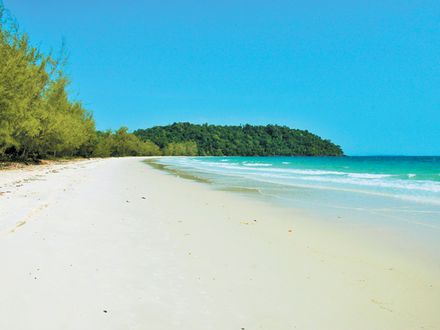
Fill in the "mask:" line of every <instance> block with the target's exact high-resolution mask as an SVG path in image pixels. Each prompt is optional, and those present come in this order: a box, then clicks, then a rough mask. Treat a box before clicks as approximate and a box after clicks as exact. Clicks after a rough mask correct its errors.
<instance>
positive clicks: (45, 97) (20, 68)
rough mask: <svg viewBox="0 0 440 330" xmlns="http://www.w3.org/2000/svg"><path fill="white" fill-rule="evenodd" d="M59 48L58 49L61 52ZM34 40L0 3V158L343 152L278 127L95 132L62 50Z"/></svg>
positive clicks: (308, 135)
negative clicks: (49, 48) (73, 87)
mask: <svg viewBox="0 0 440 330" xmlns="http://www.w3.org/2000/svg"><path fill="white" fill-rule="evenodd" d="M63 48H64V47H62V50H63ZM60 53H61V55H60V56H58V57H54V56H53V55H52V54H51V53H49V54H47V53H45V52H43V51H42V50H41V49H40V48H39V47H36V46H34V45H33V44H32V43H31V42H30V40H29V37H28V36H27V34H25V33H22V32H21V31H20V30H19V28H18V25H17V24H16V22H15V20H13V19H12V18H11V16H10V15H9V14H7V12H6V11H5V10H4V8H3V7H2V5H1V1H0V160H1V161H8V160H23V161H28V160H34V161H37V160H39V159H44V158H60V157H110V156H111V157H119V156H151V155H169V156H180V155H188V156H208V155H209V156H211V155H212V156H221V155H240V156H255V155H258V156H272V155H307V156H317V155H330V156H339V155H342V154H343V153H342V150H341V148H340V147H339V146H337V145H335V144H333V143H332V142H330V141H329V140H323V139H321V138H320V137H318V136H317V135H314V134H312V133H310V132H308V131H304V130H298V129H290V128H288V127H285V126H277V125H267V126H251V125H244V126H216V125H208V124H204V125H195V124H190V123H175V124H172V125H168V126H157V127H153V128H148V129H139V130H137V131H135V132H134V133H130V132H129V131H128V128H126V127H122V128H120V129H118V130H116V131H111V130H107V131H97V130H96V127H95V121H94V119H93V115H92V113H91V112H90V111H89V110H88V109H86V108H85V107H84V106H83V104H82V102H81V101H80V100H77V99H74V98H72V97H71V95H70V94H69V82H70V80H69V77H68V76H67V74H66V73H65V70H64V68H65V64H66V56H65V55H63V54H64V53H65V52H64V51H61V52H60Z"/></svg>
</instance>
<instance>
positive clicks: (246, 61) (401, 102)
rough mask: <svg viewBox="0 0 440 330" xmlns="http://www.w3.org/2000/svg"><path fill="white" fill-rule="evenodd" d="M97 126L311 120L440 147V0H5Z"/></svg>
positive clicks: (371, 147) (357, 147)
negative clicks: (60, 55)
mask: <svg viewBox="0 0 440 330" xmlns="http://www.w3.org/2000/svg"><path fill="white" fill-rule="evenodd" d="M4 5H5V6H6V7H7V8H8V9H9V10H10V11H11V12H12V13H13V15H14V16H15V17H16V18H17V20H18V21H19V23H20V26H21V28H22V29H23V30H25V31H26V32H28V33H29V34H30V36H31V39H32V40H33V41H34V43H36V44H40V45H41V46H42V47H44V48H45V49H54V50H57V49H59V46H60V44H61V40H62V38H65V40H66V43H67V46H68V49H69V52H70V58H69V64H68V67H67V70H68V72H69V74H70V76H71V78H72V81H73V82H72V86H71V89H72V91H73V94H74V95H75V97H77V98H78V99H81V100H82V101H83V103H84V104H85V106H86V107H87V108H88V109H90V110H92V111H93V113H94V116H95V119H96V122H97V127H98V128H99V129H106V128H117V127H119V126H121V125H125V126H128V127H129V128H130V129H136V128H144V127H150V126H154V125H158V124H168V123H172V122H175V121H190V122H196V123H204V122H208V123H213V124H244V123H251V124H267V123H276V124H282V125H288V126H291V127H296V128H302V129H308V130H310V131H312V132H314V133H317V134H319V135H321V136H323V137H326V138H330V139H332V140H333V141H334V142H336V143H338V144H340V145H342V146H343V148H344V150H345V151H346V153H348V154H352V155H371V154H404V155H411V154H414V155H420V154H422V155H423V154H425V155H433V154H436V155H440V19H439V18H440V1H438V0H437V1H423V0H421V1H415V0H414V1H404V0H400V1H387V0H382V1H374V0H371V1H338V0H335V1H313V0H311V1H293V0H291V1H278V0H272V1H260V0H253V1H242V0H235V1H229V0H221V1H220V0H219V1H209V0H205V1H202V0H199V1H194V0H187V1H177V0H176V1H169V0H157V1H147V0H144V1H141V0H131V1H122V0H121V1H114V0H107V1H103V0H94V1H90V0H87V1H86V0H76V1H70V0H69V1H67V0H66V1H63V0H38V1H37V0H28V1H23V0H4Z"/></svg>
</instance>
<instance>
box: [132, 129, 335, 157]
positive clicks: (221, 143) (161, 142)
mask: <svg viewBox="0 0 440 330" xmlns="http://www.w3.org/2000/svg"><path fill="white" fill-rule="evenodd" d="M134 134H135V135H136V136H138V137H139V138H140V139H141V140H143V141H152V142H153V143H155V144H156V145H158V146H159V147H160V148H161V149H163V150H167V148H169V146H177V147H176V148H175V149H173V150H168V153H169V154H173V153H172V152H173V151H174V152H175V153H174V154H176V155H178V154H179V152H180V151H181V150H180V149H179V148H178V146H179V145H183V146H186V153H187V154H192V155H200V156H342V155H343V152H342V149H341V147H340V146H338V145H335V144H334V143H332V142H331V141H329V140H324V139H322V138H320V137H319V136H317V135H315V134H312V133H310V132H308V131H306V130H299V129H291V128H289V127H286V126H278V125H267V126H252V125H241V126H219V125H208V124H204V125H195V124H191V123H174V124H172V125H168V126H156V127H153V128H149V129H139V130H137V131H135V132H134ZM189 142H192V144H191V145H188V143H189ZM180 154H183V153H181V152H180Z"/></svg>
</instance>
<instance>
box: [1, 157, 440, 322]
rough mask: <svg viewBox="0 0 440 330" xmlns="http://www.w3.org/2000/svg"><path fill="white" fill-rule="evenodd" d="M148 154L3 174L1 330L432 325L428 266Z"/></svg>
mask: <svg viewBox="0 0 440 330" xmlns="http://www.w3.org/2000/svg"><path fill="white" fill-rule="evenodd" d="M144 159H145V158H120V159H99V160H90V161H81V162H77V163H69V164H67V165H59V166H58V165H57V166H55V165H51V166H52V167H45V166H46V165H43V166H44V168H40V169H38V168H37V169H31V170H30V171H27V172H26V173H24V174H23V173H22V172H23V171H20V170H18V171H15V172H14V171H13V170H12V171H8V175H7V176H5V175H3V174H4V173H5V172H0V186H1V188H0V191H2V192H3V191H4V190H5V189H4V188H5V186H7V187H9V188H7V189H10V191H11V192H10V193H7V194H3V195H1V196H0V214H1V217H0V218H1V219H7V220H6V221H4V222H3V221H2V223H1V224H0V233H1V234H0V258H2V260H5V262H4V267H5V271H4V272H2V273H1V274H0V283H1V284H0V289H1V290H2V292H3V293H4V294H3V295H2V297H1V298H0V307H1V309H2V311H3V312H1V314H2V317H1V318H0V327H1V328H9V329H27V328H29V327H32V328H34V329H59V328H64V329H77V328H82V329H97V328H106V329H127V328H130V329H145V328H154V329H175V328H182V329H226V328H228V329H229V328H232V329H235V328H236V329H240V328H245V329H258V328H260V329H292V328H295V327H296V328H298V329H310V328H315V329H354V328H355V329H373V328H374V329H415V328H421V327H424V328H425V329H436V328H438V327H439V325H440V316H438V315H437V314H438V313H437V312H436V306H438V305H439V304H440V298H439V297H440V288H439V287H438V286H437V284H436V282H435V280H437V282H438V278H439V277H438V275H439V272H438V271H437V272H436V271H435V269H436V267H437V266H436V267H432V269H429V268H426V269H422V268H421V267H419V266H418V265H417V263H416V262H414V263H412V262H410V261H409V260H407V259H406V258H403V259H402V260H398V259H397V258H396V257H395V256H394V255H392V254H388V253H387V251H382V250H381V247H378V246H376V247H375V246H372V244H368V243H367V242H366V241H367V240H365V241H357V240H356V239H355V238H353V237H351V234H352V232H351V231H350V230H341V228H340V227H341V226H339V225H335V226H333V225H330V224H327V225H324V224H322V223H320V222H319V221H316V222H315V221H311V219H309V218H307V215H305V214H304V213H301V212H300V211H299V210H291V209H286V208H282V207H276V206H274V205H269V204H268V203H265V202H262V201H258V200H257V199H253V198H250V197H246V196H242V194H237V193H231V192H225V191H217V190H214V189H211V188H210V187H209V186H208V185H205V184H202V183H197V182H193V181H190V180H184V179H182V178H176V177H175V176H172V175H168V174H166V173H164V172H161V171H159V170H156V169H153V168H151V167H150V166H148V165H147V164H144V163H143V160H144ZM53 171H55V172H53ZM14 180H15V181H14ZM18 181H21V182H19V183H17V182H18ZM22 221H25V223H22ZM19 224H20V225H19ZM17 225H19V226H18V227H17ZM14 226H15V227H14ZM11 230H14V231H13V232H11ZM37 269H38V270H37ZM437 270H438V267H437ZM29 274H30V275H29ZM73 306H77V307H75V308H74V307H73ZM104 310H105V311H107V312H104Z"/></svg>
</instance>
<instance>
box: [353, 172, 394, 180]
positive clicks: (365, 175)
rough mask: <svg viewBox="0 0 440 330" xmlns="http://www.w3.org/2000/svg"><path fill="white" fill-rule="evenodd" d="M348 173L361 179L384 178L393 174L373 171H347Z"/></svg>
mask: <svg viewBox="0 0 440 330" xmlns="http://www.w3.org/2000/svg"><path fill="white" fill-rule="evenodd" d="M347 175H348V176H349V177H351V178H359V179H383V178H389V177H391V176H392V175H391V174H372V173H347Z"/></svg>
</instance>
